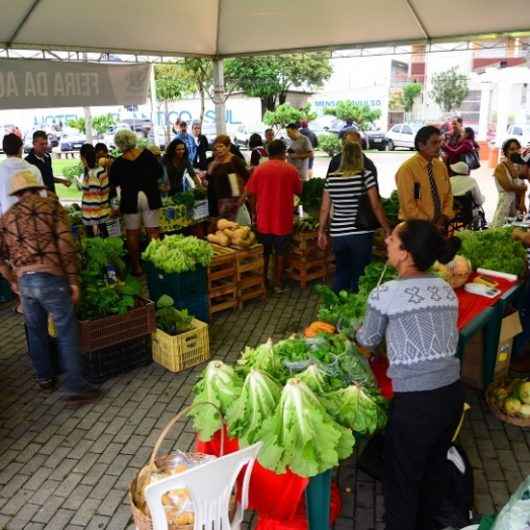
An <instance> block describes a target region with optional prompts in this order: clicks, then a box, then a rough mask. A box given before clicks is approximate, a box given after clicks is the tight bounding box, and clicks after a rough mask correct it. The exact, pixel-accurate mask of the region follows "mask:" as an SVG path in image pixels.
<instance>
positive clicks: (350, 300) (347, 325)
mask: <svg viewBox="0 0 530 530" xmlns="http://www.w3.org/2000/svg"><path fill="white" fill-rule="evenodd" d="M383 271H384V274H383ZM381 275H383V277H382V279H381V283H384V282H387V281H389V280H392V279H394V278H395V277H396V276H397V274H396V271H395V269H393V268H392V267H387V268H386V270H385V264H384V263H382V262H372V263H370V264H369V265H368V266H367V267H366V268H365V270H364V274H363V275H362V276H361V278H360V279H359V291H358V292H357V293H351V292H349V291H340V292H339V293H338V294H337V293H335V292H334V291H332V290H331V289H330V288H329V287H328V286H327V285H317V286H316V287H315V290H316V292H317V294H318V295H319V296H320V300H321V305H320V308H319V311H318V318H319V319H320V320H323V321H325V322H329V323H330V324H334V325H336V326H337V327H338V328H339V329H341V330H344V331H345V332H346V333H348V334H350V335H353V333H354V332H355V330H356V329H357V328H358V327H359V326H360V324H361V323H362V319H363V318H364V314H365V313H366V303H367V301H368V297H369V295H370V293H371V292H372V290H373V289H374V288H375V287H376V286H377V284H378V282H379V279H380V278H381Z"/></svg>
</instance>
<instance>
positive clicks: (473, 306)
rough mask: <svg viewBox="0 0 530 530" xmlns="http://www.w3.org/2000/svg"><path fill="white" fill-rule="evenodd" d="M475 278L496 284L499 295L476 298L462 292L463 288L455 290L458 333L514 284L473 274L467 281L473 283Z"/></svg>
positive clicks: (501, 279) (473, 295)
mask: <svg viewBox="0 0 530 530" xmlns="http://www.w3.org/2000/svg"><path fill="white" fill-rule="evenodd" d="M477 276H482V277H483V278H485V279H486V280H489V281H491V282H496V283H497V287H496V289H499V291H501V292H500V294H499V295H498V296H497V297H495V298H486V297H485V296H478V295H476V294H471V293H468V292H467V291H465V290H464V288H463V287H460V288H459V289H456V290H455V293H456V296H457V298H458V322H457V326H458V331H462V329H463V328H465V327H466V326H467V325H468V324H469V323H470V322H471V321H472V320H473V319H475V318H476V317H477V316H478V315H480V313H482V311H484V310H485V309H487V308H488V307H491V306H492V305H494V304H496V303H497V301H498V300H499V298H500V297H501V296H502V295H503V294H504V293H505V292H506V291H508V290H509V289H511V288H512V287H513V286H514V285H515V283H516V282H512V281H509V280H505V279H503V278H493V277H491V276H486V275H485V274H480V275H479V274H477V273H473V274H472V275H471V276H470V277H469V281H470V282H471V281H473V278H476V277H477Z"/></svg>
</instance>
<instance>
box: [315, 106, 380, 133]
mask: <svg viewBox="0 0 530 530" xmlns="http://www.w3.org/2000/svg"><path fill="white" fill-rule="evenodd" d="M324 113H325V114H331V115H332V116H336V117H337V118H338V119H339V120H342V121H345V122H346V124H347V125H352V124H354V123H355V124H356V125H357V126H358V127H359V128H360V129H365V128H366V126H367V125H371V124H372V123H374V122H375V120H377V119H379V118H380V117H381V111H380V110H379V109H371V108H370V107H369V106H368V105H357V104H355V103H353V102H352V101H349V100H345V101H339V102H338V103H337V104H336V105H335V106H334V107H328V108H327V109H326V110H325V111H324Z"/></svg>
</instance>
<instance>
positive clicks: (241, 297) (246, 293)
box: [237, 272, 267, 308]
mask: <svg viewBox="0 0 530 530" xmlns="http://www.w3.org/2000/svg"><path fill="white" fill-rule="evenodd" d="M266 297H267V289H266V287H265V278H264V277H263V272H259V273H252V272H248V273H246V275H245V277H244V279H243V280H241V281H239V282H238V283H237V302H238V307H239V308H241V307H243V304H244V303H245V302H248V301H250V300H255V299H256V298H261V299H262V300H265V298H266Z"/></svg>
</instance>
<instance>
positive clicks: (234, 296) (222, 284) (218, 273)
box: [208, 244, 266, 316]
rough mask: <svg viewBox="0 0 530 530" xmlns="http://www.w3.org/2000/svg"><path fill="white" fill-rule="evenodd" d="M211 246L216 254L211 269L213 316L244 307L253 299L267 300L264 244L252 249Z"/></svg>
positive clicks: (209, 275)
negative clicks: (220, 312)
mask: <svg viewBox="0 0 530 530" xmlns="http://www.w3.org/2000/svg"><path fill="white" fill-rule="evenodd" d="M211 245H212V248H213V251H214V257H213V259H212V262H211V264H210V267H209V268H208V300H209V311H210V316H212V315H213V314H215V313H217V312H219V311H224V310H225V309H234V308H240V307H242V306H243V304H244V302H247V301H249V300H254V299H256V298H261V299H265V296H266V289H265V279H264V276H263V269H264V261H263V245H259V244H256V245H253V246H252V247H250V248H248V249H237V248H231V247H222V246H220V245H216V244H211Z"/></svg>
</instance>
